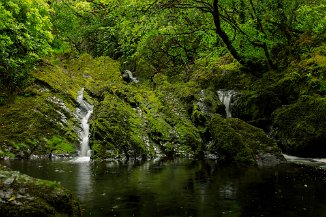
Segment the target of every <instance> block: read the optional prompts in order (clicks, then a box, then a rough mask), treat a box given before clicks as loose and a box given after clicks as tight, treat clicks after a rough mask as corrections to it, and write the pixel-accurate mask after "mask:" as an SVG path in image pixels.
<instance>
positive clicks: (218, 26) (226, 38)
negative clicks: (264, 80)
mask: <svg viewBox="0 0 326 217" xmlns="http://www.w3.org/2000/svg"><path fill="white" fill-rule="evenodd" d="M218 2H219V0H214V3H213V9H214V10H213V11H212V15H213V19H214V24H215V32H216V34H217V35H218V36H219V37H220V38H221V39H222V41H223V42H224V44H225V45H226V47H227V49H228V51H229V52H230V53H231V55H232V56H233V57H234V59H236V60H237V61H238V62H239V63H240V64H242V65H244V64H245V61H244V59H243V58H242V57H241V56H240V54H239V53H238V52H237V50H236V49H235V48H234V47H233V45H232V42H231V40H230V38H229V36H228V35H227V34H226V33H225V32H224V31H223V30H222V28H221V19H220V11H219V8H218Z"/></svg>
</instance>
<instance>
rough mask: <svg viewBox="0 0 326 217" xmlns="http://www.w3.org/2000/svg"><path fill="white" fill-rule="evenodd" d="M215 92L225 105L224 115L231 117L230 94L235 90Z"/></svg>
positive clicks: (232, 94)
mask: <svg viewBox="0 0 326 217" xmlns="http://www.w3.org/2000/svg"><path fill="white" fill-rule="evenodd" d="M217 94H218V97H219V99H220V101H221V102H222V103H223V104H224V106H225V112H226V117H227V118H231V117H232V114H231V110H230V104H231V98H232V96H234V94H235V91H234V90H218V91H217Z"/></svg>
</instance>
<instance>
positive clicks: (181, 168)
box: [0, 159, 326, 217]
mask: <svg viewBox="0 0 326 217" xmlns="http://www.w3.org/2000/svg"><path fill="white" fill-rule="evenodd" d="M0 163H1V164H4V165H6V166H8V167H10V168H12V169H14V170H18V171H21V172H22V173H25V174H28V175H30V176H33V177H36V178H42V179H48V180H55V181H58V182H60V183H61V184H62V185H63V186H64V187H66V188H68V189H70V190H71V191H72V192H73V194H74V195H75V196H77V198H78V199H79V200H80V202H81V205H82V208H83V216H98V217H100V216H103V217H104V216H148V217H152V216H155V217H160V216H188V217H189V216H192V217H194V216H202V217H210V216H232V217H237V216H239V217H240V216H241V217H247V216H248V217H249V216H250V217H258V216H259V217H261V216H265V217H266V216H270V217H272V216H273V217H283V216H284V217H298V216H299V217H300V216H301V217H304V216H311V217H325V216H326V197H325V195H326V188H325V187H326V185H325V184H326V172H325V167H324V168H321V167H322V166H321V167H320V166H315V167H313V166H303V165H300V164H281V165H279V166H276V167H241V166H235V165H233V166H226V165H220V164H218V163H217V162H216V161H213V160H206V161H193V160H187V159H176V160H158V159H157V160H151V161H146V162H133V163H131V162H129V163H122V162H89V161H75V160H71V159H67V160H62V159H57V160H55V159H54V160H26V161H24V160H10V161H2V162H0Z"/></svg>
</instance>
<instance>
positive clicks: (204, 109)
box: [197, 90, 207, 113]
mask: <svg viewBox="0 0 326 217" xmlns="http://www.w3.org/2000/svg"><path fill="white" fill-rule="evenodd" d="M205 97H206V95H205V90H201V91H200V99H199V102H198V103H197V105H198V107H199V109H200V110H201V111H202V112H204V113H206V112H207V106H206V104H205Z"/></svg>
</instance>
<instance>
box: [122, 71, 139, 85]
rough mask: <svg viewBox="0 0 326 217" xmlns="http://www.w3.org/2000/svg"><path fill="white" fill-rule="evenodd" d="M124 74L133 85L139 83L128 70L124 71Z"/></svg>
mask: <svg viewBox="0 0 326 217" xmlns="http://www.w3.org/2000/svg"><path fill="white" fill-rule="evenodd" d="M125 73H127V74H128V76H129V78H130V79H131V81H132V82H134V83H138V82H139V81H138V80H137V78H135V77H134V76H133V75H132V72H131V71H129V70H125Z"/></svg>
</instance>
